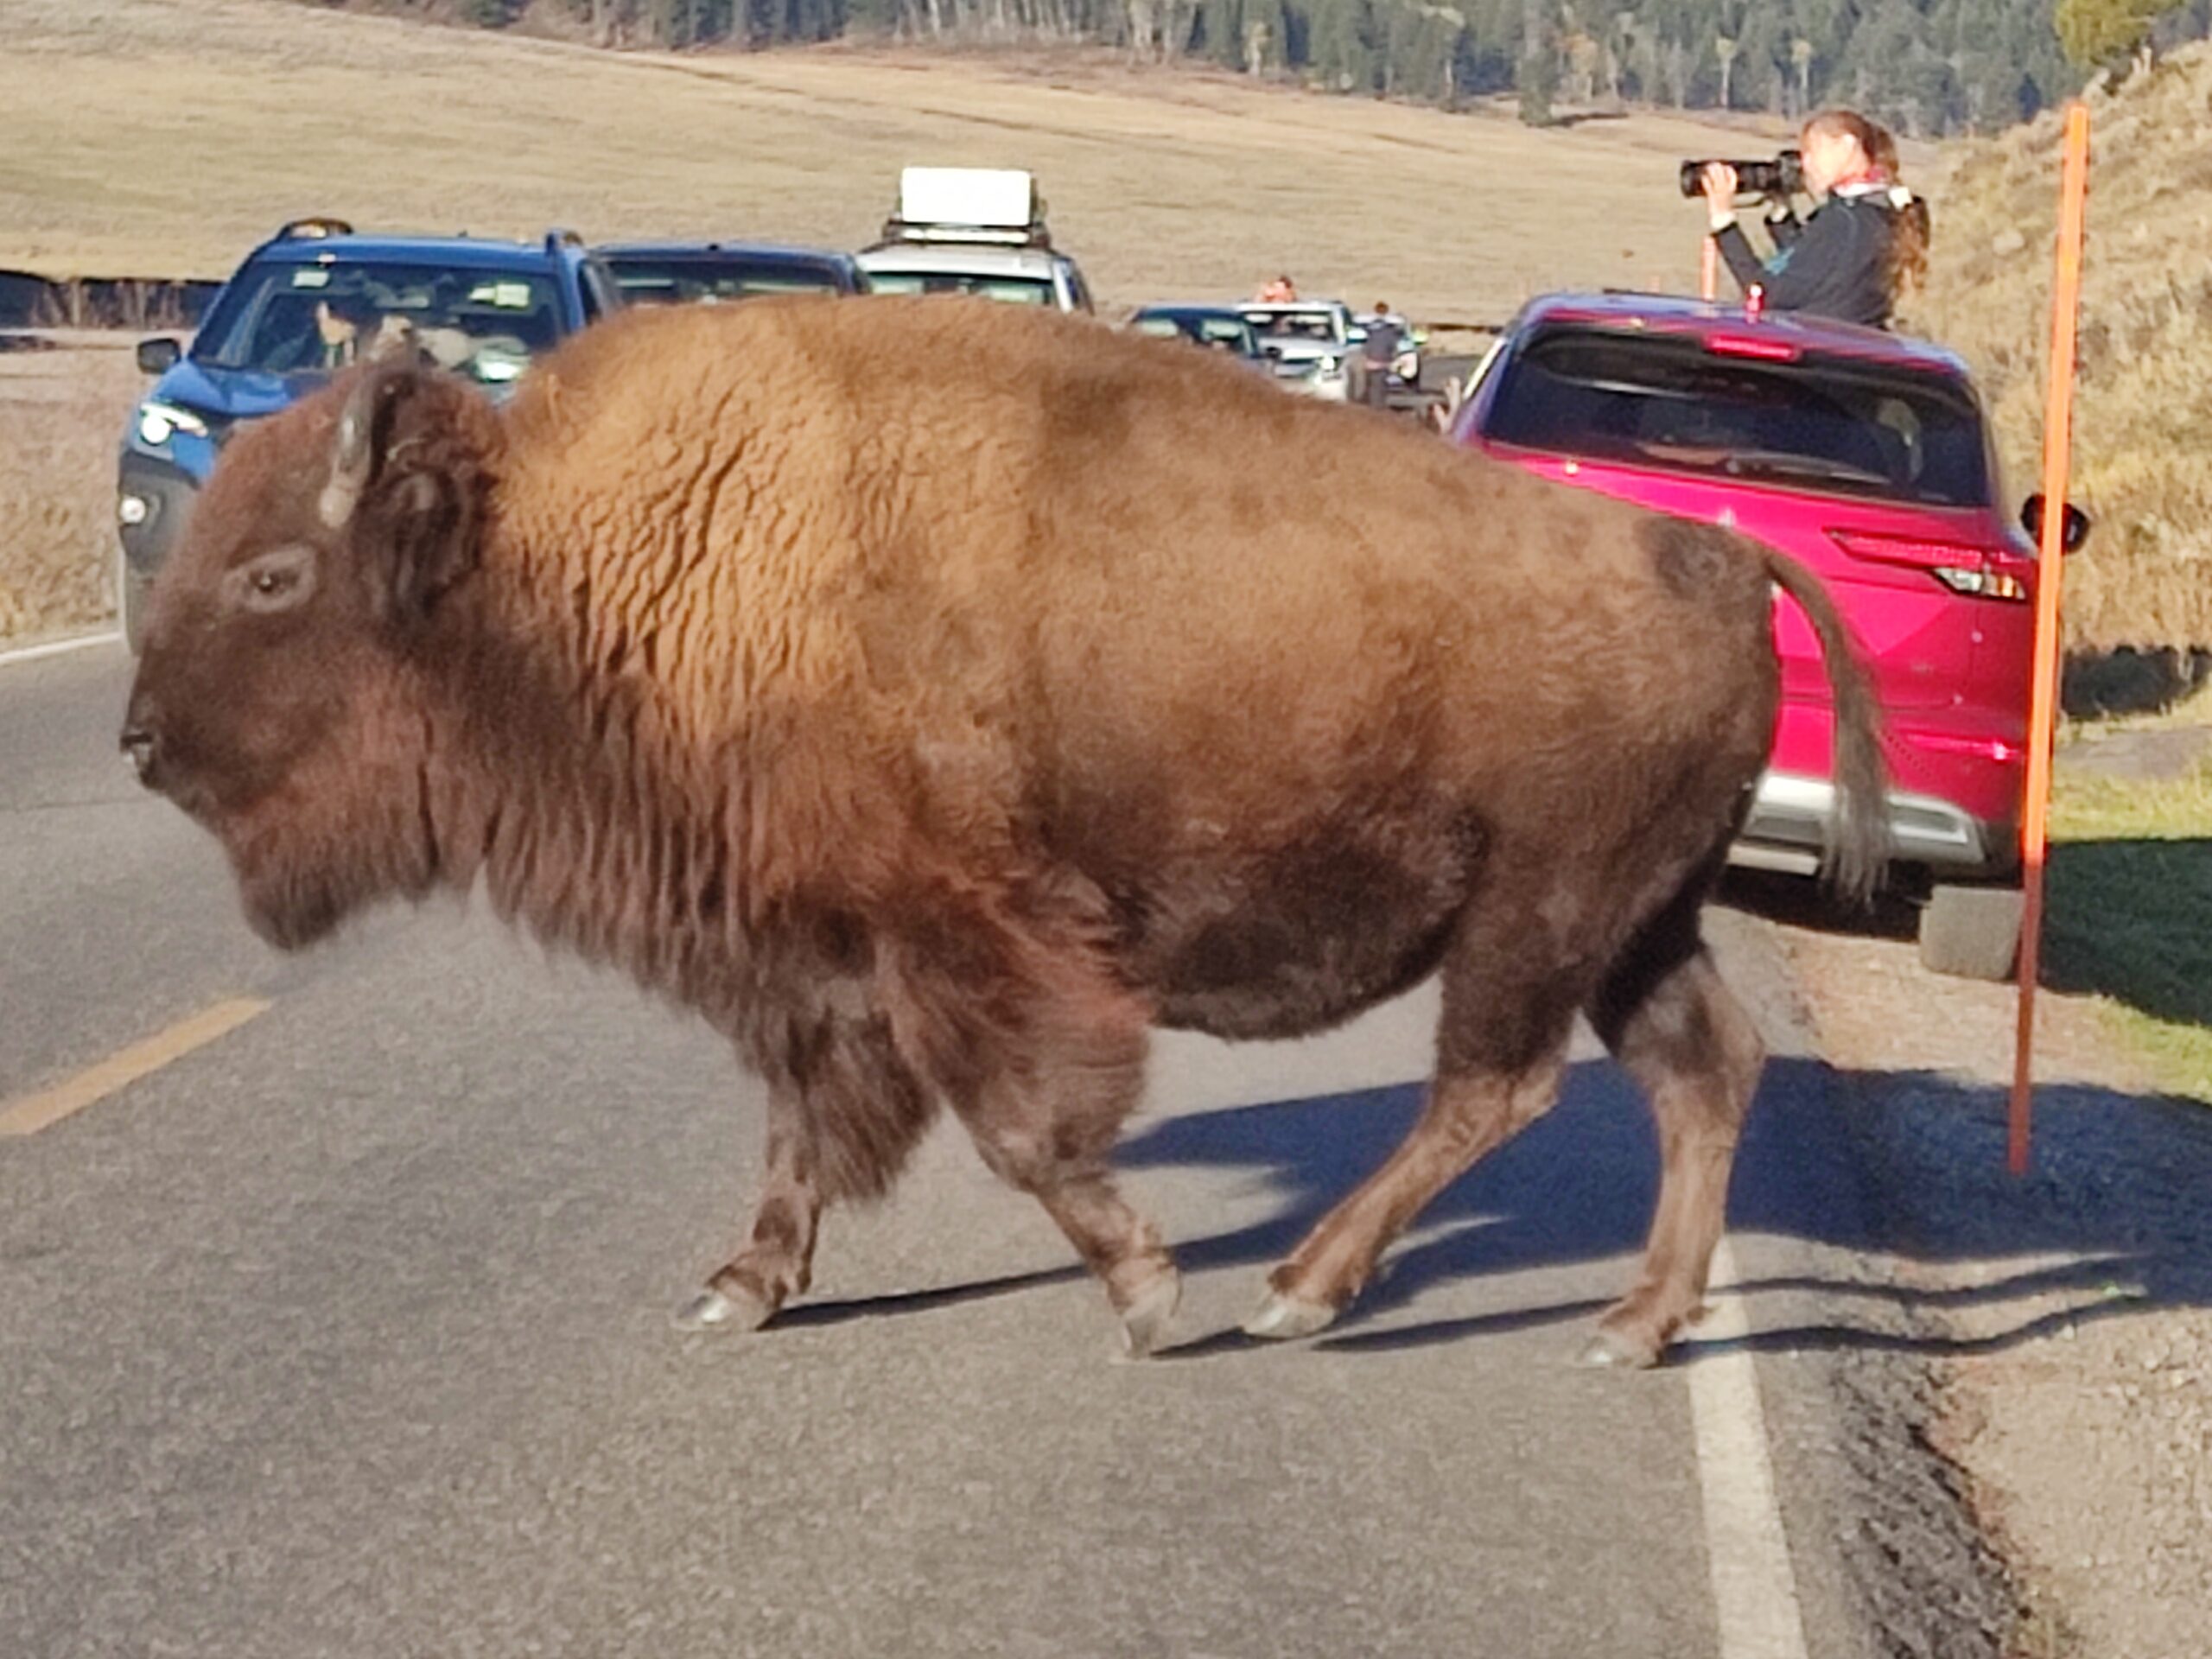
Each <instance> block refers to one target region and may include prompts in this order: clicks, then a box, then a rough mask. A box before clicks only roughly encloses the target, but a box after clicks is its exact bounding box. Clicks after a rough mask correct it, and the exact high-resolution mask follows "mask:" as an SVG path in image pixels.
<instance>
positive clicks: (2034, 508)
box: [2020, 490, 2089, 553]
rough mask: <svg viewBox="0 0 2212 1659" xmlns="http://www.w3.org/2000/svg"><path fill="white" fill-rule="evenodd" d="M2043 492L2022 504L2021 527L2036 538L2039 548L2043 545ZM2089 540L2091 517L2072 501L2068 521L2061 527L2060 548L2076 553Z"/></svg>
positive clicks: (2069, 503) (2039, 491) (2068, 507)
mask: <svg viewBox="0 0 2212 1659" xmlns="http://www.w3.org/2000/svg"><path fill="white" fill-rule="evenodd" d="M2043 510H2044V498H2043V492H2042V491H2041V490H2037V492H2036V493H2034V494H2033V495H2031V496H2030V497H2029V498H2028V499H2026V500H2025V501H2024V502H2022V503H2021V504H2020V527H2021V528H2022V529H2023V530H2024V531H2027V532H2028V534H2029V535H2030V536H2031V537H2034V538H2035V543H2036V545H2037V547H2041V546H2042V545H2043ZM2088 539H2089V515H2088V513H2086V512H2082V509H2081V508H2079V507H2077V506H2075V505H2074V504H2073V503H2072V502H2071V501H2069V502H2068V503H2067V504H2066V519H2065V522H2064V523H2063V524H2062V525H2060V527H2059V531H2058V546H2059V550H2060V551H2062V552H2066V553H2072V552H2075V551H2076V550H2078V549H2079V548H2080V547H2081V545H2082V543H2084V542H2086V541H2088Z"/></svg>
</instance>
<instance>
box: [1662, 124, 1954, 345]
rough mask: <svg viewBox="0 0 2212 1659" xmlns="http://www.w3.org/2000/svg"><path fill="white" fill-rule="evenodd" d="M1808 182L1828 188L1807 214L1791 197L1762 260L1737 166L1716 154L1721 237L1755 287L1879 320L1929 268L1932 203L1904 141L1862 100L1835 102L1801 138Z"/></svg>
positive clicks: (1711, 206)
mask: <svg viewBox="0 0 2212 1659" xmlns="http://www.w3.org/2000/svg"><path fill="white" fill-rule="evenodd" d="M1798 148H1799V150H1800V152H1801V154H1802V158H1803V159H1802V167H1803V172H1804V180H1805V188H1806V189H1807V190H1808V192H1809V193H1810V194H1813V195H1815V196H1817V197H1820V198H1821V199H1822V200H1821V205H1820V206H1819V207H1815V209H1814V210H1813V212H1812V213H1811V214H1810V215H1809V216H1808V217H1807V218H1806V219H1804V221H1803V222H1802V223H1800V222H1799V220H1798V219H1797V216H1796V213H1795V212H1794V211H1793V210H1792V209H1791V208H1790V207H1789V203H1788V202H1787V201H1781V202H1777V204H1776V206H1775V210H1774V211H1771V212H1770V213H1769V214H1768V215H1767V218H1766V221H1765V222H1766V228H1767V233H1768V234H1769V235H1770V236H1771V237H1772V238H1774V244H1775V252H1774V254H1773V256H1772V257H1770V258H1768V259H1766V260H1764V261H1762V260H1761V259H1760V258H1759V257H1758V254H1757V253H1755V252H1754V251H1752V249H1751V242H1750V240H1749V239H1748V238H1746V237H1745V234H1744V232H1743V229H1742V227H1741V226H1738V224H1737V222H1736V208H1735V200H1736V189H1737V178H1736V169H1735V168H1732V167H1730V166H1729V165H1728V164H1727V163H1726V162H1711V163H1709V164H1708V165H1707V168H1706V169H1705V174H1704V181H1705V200H1706V204H1707V210H1708V213H1709V223H1710V228H1711V233H1712V235H1713V240H1714V241H1715V242H1716V243H1717V244H1718V245H1719V250H1720V257H1722V258H1723V259H1725V260H1726V261H1727V263H1728V269H1729V270H1731V271H1732V272H1733V273H1734V275H1735V277H1736V280H1737V281H1738V283H1742V284H1743V287H1744V290H1745V293H1746V294H1747V295H1748V294H1751V293H1752V292H1754V291H1756V292H1757V293H1758V295H1759V296H1760V300H1761V303H1762V304H1764V306H1765V307H1767V308H1770V309H1772V310H1776V311H1800V312H1806V313H1809V314H1812V315H1817V316H1824V317H1834V318H1835V319H1837V320H1838V321H1843V322H1856V323H1863V324H1866V325H1867V326H1868V327H1876V328H1882V327H1888V326H1889V321H1890V317H1891V314H1892V312H1894V311H1895V309H1896V308H1897V301H1898V300H1899V298H1900V297H1901V296H1903V295H1904V292H1905V290H1906V289H1910V288H1914V287H1917V286H1918V285H1919V283H1921V282H1922V281H1923V279H1924V278H1925V277H1926V276H1927V271H1928V207H1927V204H1926V203H1925V202H1923V201H1922V200H1920V198H1919V197H1917V196H1916V195H1914V194H1912V192H1911V191H1910V190H1908V189H1906V188H1905V187H1904V185H1903V184H1902V183H1900V182H1899V181H1898V179H1897V141H1896V139H1894V138H1893V137H1891V135H1890V133H1889V131H1888V130H1887V129H1886V128H1884V127H1882V126H1880V125H1878V124H1876V123H1874V122H1872V121H1869V120H1868V119H1867V118H1866V117H1865V116H1863V115H1860V114H1859V113H1858V112H1857V111H1853V110H1828V111H1824V112H1823V113H1821V114H1819V115H1816V116H1815V117H1814V118H1812V119H1811V120H1809V121H1808V122H1807V123H1806V124H1805V125H1804V129H1803V130H1802V132H1801V133H1800V135H1799V138H1798Z"/></svg>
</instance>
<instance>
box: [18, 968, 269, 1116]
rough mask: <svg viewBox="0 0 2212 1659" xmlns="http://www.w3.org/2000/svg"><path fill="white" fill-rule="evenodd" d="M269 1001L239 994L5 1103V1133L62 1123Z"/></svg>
mask: <svg viewBox="0 0 2212 1659" xmlns="http://www.w3.org/2000/svg"><path fill="white" fill-rule="evenodd" d="M269 1008H270V1004H268V1003H267V1002H264V1001H261V1000H260V999H259V998H258V997H251V996H234V997H232V998H230V999H229V1000H228V1001H222V1002H218V1003H216V1004H215V1006H214V1007H211V1008H202V1009H201V1010H200V1012H199V1013H198V1014H193V1015H192V1016H191V1017H190V1018H188V1019H184V1020H178V1021H177V1022H176V1024H175V1025H173V1026H171V1027H168V1029H167V1030H166V1031H157V1032H156V1033H154V1034H153V1035H152V1036H151V1037H149V1038H147V1039H145V1040H144V1041H143V1042H139V1043H133V1044H131V1046H130V1047H128V1048H126V1049H124V1051H123V1052H121V1053H119V1054H113V1055H110V1056H109V1057H108V1058H106V1059H105V1060H102V1061H101V1062H100V1063H99V1065H90V1066H86V1068H85V1069H84V1070H83V1071H79V1073H77V1075H76V1076H75V1077H66V1078H64V1079H63V1080H62V1081H61V1082H60V1083H57V1084H54V1087H53V1088H51V1089H45V1090H40V1091H39V1092H38V1093H37V1094H35V1095H25V1096H22V1098H21V1099H19V1100H11V1101H10V1102H8V1103H7V1104H5V1105H4V1106H0V1138H4V1137H6V1136H10V1135H36V1134H37V1133H38V1132H39V1131H40V1130H41V1129H42V1128H46V1127H47V1126H48V1124H50V1123H59V1122H60V1121H61V1120H62V1119H63V1118H65V1117H67V1116H69V1115H70V1114H71V1113H72V1112H80V1111H82V1110H84V1109H85V1108H86V1107H87V1106H91V1105H94V1104H96V1103H99V1102H100V1101H103V1100H105V1099H106V1098H107V1097H108V1096H110V1095H111V1094H114V1093H115V1092H116V1091H117V1090H120V1089H127V1088H129V1087H130V1085H131V1084H134V1083H136V1082H137V1081H138V1079H139V1078H141V1077H146V1076H148V1075H149V1074H150V1073H152V1072H156V1071H160V1070H161V1069H162V1067H163V1066H165V1065H168V1063H169V1062H170V1061H171V1060H180V1059H182V1058H184V1057H185V1056H186V1055H188V1054H189V1053H191V1052H192V1051H193V1050H194V1049H195V1048H205V1047H206V1046H207V1045H208V1044H209V1043H212V1042H213V1041H214V1040H215V1039H217V1038H218V1037H220V1036H222V1035H223V1034H224V1033H226V1032H232V1031H236V1030H237V1029H238V1027H240V1026H242V1025H244V1024H245V1022H246V1021H247V1020H251V1019H252V1018H253V1017H254V1015H256V1014H265V1013H267V1012H268V1011H269Z"/></svg>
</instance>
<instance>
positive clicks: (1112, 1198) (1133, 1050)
mask: <svg viewBox="0 0 2212 1659" xmlns="http://www.w3.org/2000/svg"><path fill="white" fill-rule="evenodd" d="M1144 1040H1145V1039H1144V1028H1143V1027H1142V1025H1141V1024H1137V1023H1128V1024H1124V1023H1123V1022H1121V1021H1118V1020H1117V1021H1113V1022H1110V1023H1109V1024H1108V1025H1105V1026H1102V1027H1096V1028H1093V1029H1090V1030H1088V1031H1084V1032H1082V1033H1079V1034H1077V1035H1075V1036H1074V1037H1072V1038H1070V1037H1068V1036H1065V1035H1063V1036H1062V1037H1061V1038H1060V1039H1058V1040H1057V1041H1053V1042H1049V1043H1047V1044H1046V1045H1045V1052H1043V1053H1041V1054H1030V1055H1026V1056H1024V1057H1023V1058H1022V1061H1021V1063H1020V1064H1017V1065H1008V1066H1007V1067H1006V1068H1005V1069H1003V1070H1001V1071H998V1072H997V1073H995V1074H993V1075H990V1076H988V1077H983V1078H982V1079H981V1080H979V1082H978V1084H977V1085H976V1087H975V1088H974V1089H973V1090H969V1091H963V1094H961V1095H960V1096H956V1097H955V1099H954V1103H953V1104H954V1108H955V1109H956V1110H957V1112H958V1113H959V1116H960V1118H961V1121H962V1122H964V1123H965V1124H966V1125H967V1127H968V1130H969V1134H970V1135H972V1136H973V1137H974V1139H975V1141H976V1150H977V1151H978V1152H979V1153H980V1154H982V1159H983V1161H984V1162H985V1163H986V1164H987V1165H988V1166H990V1168H991V1170H992V1171H993V1172H994V1173H995V1174H997V1175H998V1176H999V1177H1000V1179H1002V1180H1004V1181H1006V1182H1007V1184H1008V1185H1012V1186H1015V1187H1018V1188H1020V1190H1021V1191H1022V1192H1027V1193H1028V1194H1030V1195H1031V1196H1032V1197H1033V1198H1036V1200H1037V1201H1038V1202H1039V1204H1041V1205H1044V1206H1045V1210H1046V1213H1047V1214H1048V1215H1050V1216H1051V1217H1052V1219H1053V1221H1054V1222H1055V1223H1057V1224H1058V1226H1059V1229H1060V1230H1061V1231H1062V1232H1064V1233H1065V1234H1066V1235H1067V1236H1068V1241H1069V1243H1072V1244H1073V1245H1074V1246H1075V1248H1076V1251H1077V1254H1078V1255H1081V1256H1082V1257H1083V1259H1084V1262H1085V1263H1086V1264H1087V1265H1088V1266H1089V1267H1090V1270H1091V1271H1092V1272H1093V1273H1095V1274H1097V1275H1098V1278H1099V1280H1100V1281H1101V1282H1102V1283H1103V1285H1104V1286H1105V1287H1106V1297H1107V1300H1108V1301H1109V1302H1110V1303H1111V1304H1112V1306H1113V1308H1114V1311H1115V1312H1116V1313H1117V1314H1119V1315H1120V1316H1121V1320H1122V1341H1123V1343H1124V1344H1125V1346H1126V1348H1127V1351H1128V1352H1129V1353H1130V1354H1132V1355H1137V1356H1141V1355H1144V1354H1148V1353H1151V1352H1152V1351H1154V1350H1155V1349H1157V1348H1158V1347H1159V1346H1160V1344H1162V1342H1163V1341H1164V1340H1165V1339H1166V1335H1167V1332H1168V1328H1169V1326H1170V1325H1171V1324H1172V1323H1173V1319H1174V1317H1175V1310H1176V1308H1177V1306H1179V1304H1180V1302H1181V1300H1182V1294H1183V1281H1182V1275H1181V1274H1179V1273H1178V1272H1177V1270H1176V1267H1175V1259H1174V1257H1173V1256H1172V1255H1169V1254H1168V1251H1167V1247H1166V1244H1164V1243H1161V1241H1160V1232H1159V1230H1158V1229H1157V1228H1155V1227H1154V1225H1153V1224H1152V1223H1150V1222H1149V1221H1147V1220H1146V1219H1145V1218H1144V1217H1141V1216H1140V1215H1139V1214H1138V1213H1137V1212H1136V1211H1135V1210H1133V1209H1131V1208H1130V1206H1129V1205H1128V1201H1127V1200H1126V1199H1124V1198H1122V1194H1121V1191H1120V1189H1119V1188H1118V1187H1117V1186H1116V1184H1115V1181H1114V1177H1113V1174H1112V1172H1111V1169H1110V1167H1109V1162H1108V1160H1109V1154H1110V1153H1111V1151H1112V1149H1113V1145H1114V1141H1115V1138H1116V1135H1117V1134H1118V1133H1119V1131H1120V1129H1121V1126H1122V1122H1123V1121H1124V1120H1125V1119H1126V1118H1127V1117H1128V1115H1129V1113H1130V1112H1131V1111H1132V1110H1134V1109H1135V1106H1136V1103H1137V1101H1138V1099H1139V1098H1140V1096H1141V1095H1142V1093H1143V1089H1144V1064H1143V1063H1144Z"/></svg>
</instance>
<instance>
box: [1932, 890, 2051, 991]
mask: <svg viewBox="0 0 2212 1659" xmlns="http://www.w3.org/2000/svg"><path fill="white" fill-rule="evenodd" d="M2024 905H2025V899H2024V895H2023V894H2022V893H2021V892H2020V889H2019V888H2018V887H1936V889H1935V890H1934V891H1933V892H1931V893H1929V895H1928V903H1927V904H1926V906H1923V909H1922V910H1921V912H1920V960H1921V963H1922V965H1923V966H1924V967H1925V968H1927V969H1929V971H1930V972H1932V973H1938V974H1948V975H1950V976H1952V977H1953V978H1955V979H1985V980H2005V979H2010V978H2011V977H2012V970H2013V969H2014V968H2015V967H2016V966H2017V965H2018V962H2019V957H2020V916H2021V912H2022V910H2023V908H2024Z"/></svg>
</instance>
